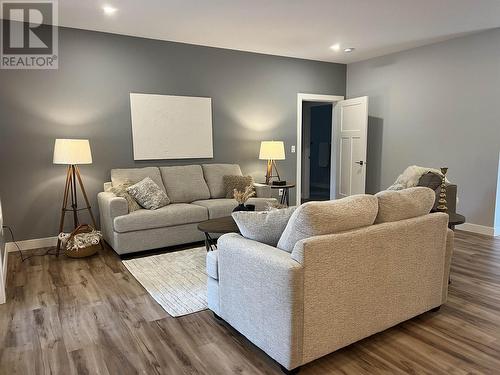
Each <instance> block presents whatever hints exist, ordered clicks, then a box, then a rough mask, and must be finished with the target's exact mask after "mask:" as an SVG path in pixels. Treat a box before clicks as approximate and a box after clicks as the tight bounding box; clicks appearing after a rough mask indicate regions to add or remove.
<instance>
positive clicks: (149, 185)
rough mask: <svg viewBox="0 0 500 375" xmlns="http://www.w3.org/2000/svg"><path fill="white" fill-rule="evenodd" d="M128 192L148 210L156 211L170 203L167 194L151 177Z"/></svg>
mask: <svg viewBox="0 0 500 375" xmlns="http://www.w3.org/2000/svg"><path fill="white" fill-rule="evenodd" d="M127 192H128V193H129V194H130V195H131V196H132V197H133V198H134V199H135V200H136V201H137V203H139V204H140V205H141V206H142V207H144V208H146V209H148V210H156V209H158V208H160V207H163V206H166V205H167V204H169V203H170V199H168V196H167V194H166V193H165V192H164V191H163V190H162V189H161V188H160V187H159V186H158V185H157V184H156V183H155V182H154V181H153V180H152V179H151V178H149V177H146V178H145V179H144V180H142V181H139V182H138V183H136V184H135V185H132V186H130V187H128V188H127Z"/></svg>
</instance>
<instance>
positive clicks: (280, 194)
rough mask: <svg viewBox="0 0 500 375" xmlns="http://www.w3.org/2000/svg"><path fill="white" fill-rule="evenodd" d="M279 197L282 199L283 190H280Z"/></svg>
mask: <svg viewBox="0 0 500 375" xmlns="http://www.w3.org/2000/svg"><path fill="white" fill-rule="evenodd" d="M278 195H279V196H280V197H281V196H282V195H283V189H278Z"/></svg>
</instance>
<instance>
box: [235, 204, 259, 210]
mask: <svg viewBox="0 0 500 375" xmlns="http://www.w3.org/2000/svg"><path fill="white" fill-rule="evenodd" d="M237 211H255V205H254V204H249V205H248V206H245V204H244V203H240V204H239V205H237V206H236V207H235V208H234V210H233V212H237Z"/></svg>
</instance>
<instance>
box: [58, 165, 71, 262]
mask: <svg viewBox="0 0 500 375" xmlns="http://www.w3.org/2000/svg"><path fill="white" fill-rule="evenodd" d="M70 186H71V166H69V167H68V170H67V172H66V183H65V185H64V196H63V203H62V208H61V219H60V220H59V233H61V232H62V231H63V230H64V218H65V216H66V208H67V206H68V196H69V190H70ZM59 233H58V235H59ZM60 251H61V240H60V239H59V238H58V239H57V249H56V256H59V252H60Z"/></svg>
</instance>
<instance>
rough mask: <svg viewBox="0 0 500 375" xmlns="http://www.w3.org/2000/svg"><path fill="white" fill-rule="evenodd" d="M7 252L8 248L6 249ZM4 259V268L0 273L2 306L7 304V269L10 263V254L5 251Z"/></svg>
mask: <svg viewBox="0 0 500 375" xmlns="http://www.w3.org/2000/svg"><path fill="white" fill-rule="evenodd" d="M5 250H7V248H6V249H5ZM3 256H4V259H3V264H0V267H2V270H1V272H0V305H1V304H4V303H5V300H6V297H7V296H6V294H7V292H6V290H5V287H6V285H7V267H8V261H9V252H8V251H5V254H3Z"/></svg>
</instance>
